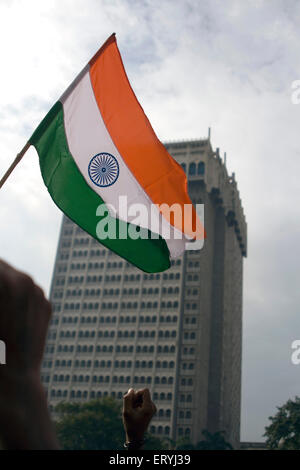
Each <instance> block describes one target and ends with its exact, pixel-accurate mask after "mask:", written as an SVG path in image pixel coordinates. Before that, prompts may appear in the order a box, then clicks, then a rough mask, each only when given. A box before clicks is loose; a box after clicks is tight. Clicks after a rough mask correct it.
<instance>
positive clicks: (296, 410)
mask: <svg viewBox="0 0 300 470" xmlns="http://www.w3.org/2000/svg"><path fill="white" fill-rule="evenodd" d="M277 410H278V412H277V413H276V414H275V416H270V417H269V420H270V421H271V424H270V425H269V426H266V428H265V434H264V436H266V437H267V440H266V445H267V447H268V448H269V449H282V450H300V398H299V397H297V396H296V397H295V399H294V400H288V401H287V402H286V403H285V404H284V405H282V406H280V407H277Z"/></svg>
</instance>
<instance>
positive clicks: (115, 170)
mask: <svg viewBox="0 0 300 470" xmlns="http://www.w3.org/2000/svg"><path fill="white" fill-rule="evenodd" d="M88 171H89V177H90V178H91V180H92V181H93V183H94V184H96V185H97V186H100V187H101V188H105V187H106V186H111V185H112V184H114V183H115V182H116V181H117V179H118V176H119V164H118V162H117V159H116V158H115V157H114V156H113V155H111V154H110V153H98V154H97V155H95V156H94V157H93V158H92V159H91V161H90V163H89V168H88Z"/></svg>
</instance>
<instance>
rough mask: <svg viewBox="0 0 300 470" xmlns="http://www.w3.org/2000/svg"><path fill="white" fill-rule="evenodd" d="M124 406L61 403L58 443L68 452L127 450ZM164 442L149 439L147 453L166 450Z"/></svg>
mask: <svg viewBox="0 0 300 470" xmlns="http://www.w3.org/2000/svg"><path fill="white" fill-rule="evenodd" d="M121 407H122V404H121V402H120V401H117V400H115V399H114V398H112V397H104V398H101V399H97V400H91V401H89V402H85V403H67V402H61V403H59V404H58V405H57V406H56V408H55V412H56V414H57V420H56V423H55V426H56V432H57V436H58V440H59V442H60V445H61V447H62V448H63V449H66V450H113V449H115V450H121V449H123V450H124V447H123V443H124V440H125V432H124V428H123V423H122V408H121ZM165 448H166V447H165V444H164V442H163V441H161V440H160V439H158V438H157V437H155V436H152V435H151V434H147V435H146V443H145V446H144V449H154V450H162V449H165Z"/></svg>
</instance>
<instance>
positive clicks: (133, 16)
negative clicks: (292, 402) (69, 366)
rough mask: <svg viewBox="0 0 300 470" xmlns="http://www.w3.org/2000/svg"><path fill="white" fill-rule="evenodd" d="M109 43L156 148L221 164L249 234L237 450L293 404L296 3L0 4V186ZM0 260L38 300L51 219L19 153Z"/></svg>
mask: <svg viewBox="0 0 300 470" xmlns="http://www.w3.org/2000/svg"><path fill="white" fill-rule="evenodd" d="M112 32H116V34H117V41H118V46H119V49H120V51H121V54H122V57H123V61H124V64H125V68H126V70H127V74H128V76H129V79H130V81H131V84H132V86H133V89H134V90H135V93H136V95H137V97H138V99H139V101H140V103H141V104H142V106H143V108H144V110H145V112H146V114H147V115H148V117H149V119H150V121H151V123H152V125H153V127H154V129H155V131H156V133H157V135H158V137H159V138H160V139H161V140H163V141H168V140H180V139H190V138H201V137H202V138H203V137H206V136H207V130H208V127H209V126H210V127H211V129H212V145H213V147H214V148H215V147H220V149H221V153H222V154H223V152H224V151H226V152H227V163H228V165H227V166H228V169H229V172H232V171H234V172H235V174H236V179H237V181H238V187H239V190H240V194H241V198H242V202H243V207H244V210H245V214H246V218H247V223H248V240H249V246H248V258H247V259H246V260H245V264H244V321H243V326H244V337H243V390H242V392H243V393H242V405H243V410H242V439H243V440H262V434H263V432H264V426H265V425H266V424H267V423H268V416H270V415H272V414H274V412H276V406H279V405H281V404H283V403H284V402H285V401H286V400H287V399H288V398H294V397H295V395H296V394H299V395H300V365H298V366H296V365H292V363H291V353H292V349H291V343H292V341H293V340H295V339H300V298H299V297H300V289H299V284H300V282H299V281H300V273H299V259H300V222H299V216H300V208H299V201H300V188H299V174H300V144H299V124H300V104H299V105H296V104H292V101H291V93H292V89H291V85H292V82H293V81H294V80H297V79H300V55H299V50H300V3H299V2H297V1H296V0H295V1H294V0H272V1H270V0H251V1H250V0H243V1H242V0H237V1H235V0H223V1H218V0H210V1H206V0H152V1H147V0H136V1H135V0H52V1H51V0H47V1H46V0H45V1H40V0H23V1H22V0H15V1H14V0H0V44H1V45H0V51H1V54H0V58H1V74H0V175H2V173H4V171H5V170H6V169H7V167H8V165H9V164H10V162H11V161H12V160H13V158H14V156H15V154H16V153H17V152H18V151H20V149H21V148H22V147H23V145H24V144H25V143H26V140H27V139H28V138H29V137H30V136H31V133H32V132H33V130H34V129H35V127H36V126H37V125H38V123H39V122H40V121H41V119H42V118H43V117H44V115H45V113H46V112H47V111H48V110H49V108H50V106H51V105H52V104H53V103H54V102H55V101H56V100H57V99H58V98H59V96H60V95H61V94H62V92H63V91H64V90H65V88H66V87H67V86H68V85H69V83H70V82H71V81H72V80H73V78H74V77H75V76H76V75H77V73H78V72H79V71H80V70H81V69H82V68H83V66H84V65H85V64H86V63H87V61H88V60H89V59H90V58H91V56H92V55H93V54H94V53H95V52H96V50H97V49H98V48H99V47H100V46H101V44H102V43H103V42H104V41H105V40H106V38H107V37H108V36H109V35H110V34H111V33H112ZM0 217H1V221H2V224H1V234H0V257H2V258H5V259H6V260H7V261H9V262H11V263H12V264H13V265H15V266H16V267H18V268H20V269H22V270H25V271H27V272H28V273H30V274H31V275H32V276H33V277H34V278H35V280H36V281H37V282H39V283H40V284H41V285H42V286H43V287H44V289H45V290H46V291H47V292H48V291H49V285H50V279H51V275H52V269H53V264H54V257H55V252H56V246H57V240H58V234H59V228H60V222H61V213H60V212H59V210H58V209H57V208H56V206H54V204H53V202H52V200H51V199H50V196H49V195H48V193H47V190H46V188H45V187H44V185H43V183H42V179H41V176H40V172H39V167H38V161H37V154H36V153H35V150H34V149H30V150H29V151H28V152H27V154H26V156H25V157H24V159H23V161H22V162H21V164H20V165H19V166H18V168H17V169H16V170H15V171H14V173H13V175H12V176H11V177H10V178H9V180H8V182H7V183H6V185H5V186H4V187H3V189H2V190H1V191H0Z"/></svg>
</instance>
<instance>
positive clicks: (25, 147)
mask: <svg viewBox="0 0 300 470" xmlns="http://www.w3.org/2000/svg"><path fill="white" fill-rule="evenodd" d="M30 145H31V144H30V142H27V144H26V145H24V147H23V148H22V150H21V152H20V153H18V155H17V156H16V158H15V159H14V161H13V162H12V164H11V165H10V167H9V168H8V170H7V172H6V173H5V175H4V176H3V177H2V178H1V180H0V189H1V188H2V186H3V185H4V183H5V181H6V180H7V178H8V177H9V175H10V174H11V173H12V172H13V170H14V169H15V168H16V166H17V164H18V163H19V162H20V161H21V160H22V158H23V157H24V155H25V153H26V152H27V150H28V149H29V147H30Z"/></svg>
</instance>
